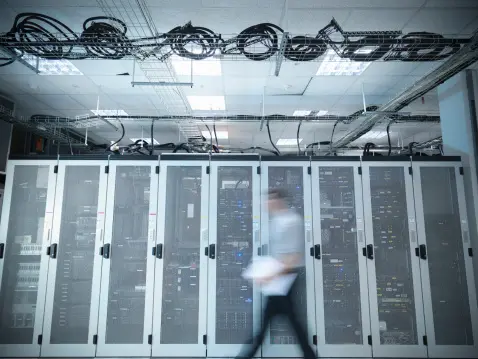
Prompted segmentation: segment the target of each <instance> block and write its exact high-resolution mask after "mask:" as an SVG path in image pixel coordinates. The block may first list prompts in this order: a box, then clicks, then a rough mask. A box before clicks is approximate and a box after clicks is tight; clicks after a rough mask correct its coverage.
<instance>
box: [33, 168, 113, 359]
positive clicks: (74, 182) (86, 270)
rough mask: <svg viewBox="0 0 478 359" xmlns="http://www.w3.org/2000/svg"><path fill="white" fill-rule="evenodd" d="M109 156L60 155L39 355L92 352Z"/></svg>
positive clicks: (75, 354) (87, 355) (95, 326)
mask: <svg viewBox="0 0 478 359" xmlns="http://www.w3.org/2000/svg"><path fill="white" fill-rule="evenodd" d="M107 165H108V161H107V160H86V161H83V160H76V159H72V160H60V161H59V164H58V180H57V186H56V195H55V203H56V206H55V210H54V213H53V228H52V232H51V233H52V235H51V243H50V244H49V247H48V249H47V251H48V254H45V256H46V255H48V256H49V258H50V264H49V268H48V281H47V285H46V288H47V300H46V304H45V319H44V321H43V344H42V350H41V355H42V356H46V357H54V356H55V357H67V356H72V355H74V356H75V357H92V356H94V355H95V352H96V346H95V344H94V341H95V339H94V336H95V335H96V331H97V324H98V304H99V295H100V278H101V257H100V256H98V255H96V254H97V253H98V251H99V248H100V246H101V240H102V235H103V227H104V215H105V205H106V187H107V186H106V185H107V174H106V173H105V168H106V166H107Z"/></svg>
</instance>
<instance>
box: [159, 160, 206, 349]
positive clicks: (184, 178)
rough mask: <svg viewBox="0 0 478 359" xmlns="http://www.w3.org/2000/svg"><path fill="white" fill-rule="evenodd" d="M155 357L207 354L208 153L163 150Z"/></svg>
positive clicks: (160, 175)
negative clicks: (173, 152) (164, 153)
mask: <svg viewBox="0 0 478 359" xmlns="http://www.w3.org/2000/svg"><path fill="white" fill-rule="evenodd" d="M158 169H159V173H160V174H159V183H160V188H159V206H158V227H157V228H158V229H157V233H158V235H157V240H156V245H155V247H154V248H153V251H152V255H153V256H154V257H155V258H156V266H155V287H154V299H155V300H154V316H153V349H152V355H153V357H160V356H161V357H164V356H166V357H178V356H179V357H205V356H206V344H207V327H206V324H207V300H208V292H207V269H208V268H207V265H208V258H207V257H206V256H205V255H204V248H208V246H209V243H208V225H209V219H208V211H209V156H208V155H172V154H171V155H162V156H161V161H160V166H159V168H158Z"/></svg>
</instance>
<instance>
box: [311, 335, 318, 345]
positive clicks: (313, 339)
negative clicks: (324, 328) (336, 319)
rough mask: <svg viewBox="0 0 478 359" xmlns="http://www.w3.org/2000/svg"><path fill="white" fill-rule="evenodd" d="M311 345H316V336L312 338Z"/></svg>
mask: <svg viewBox="0 0 478 359" xmlns="http://www.w3.org/2000/svg"><path fill="white" fill-rule="evenodd" d="M312 344H314V345H317V335H313V336H312Z"/></svg>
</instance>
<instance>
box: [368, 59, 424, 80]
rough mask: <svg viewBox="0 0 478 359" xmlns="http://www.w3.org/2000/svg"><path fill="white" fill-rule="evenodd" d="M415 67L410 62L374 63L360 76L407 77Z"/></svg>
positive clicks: (414, 64) (415, 65)
mask: <svg viewBox="0 0 478 359" xmlns="http://www.w3.org/2000/svg"><path fill="white" fill-rule="evenodd" d="M416 67H417V64H416V63H411V62H400V61H396V62H386V61H375V62H373V63H372V64H370V66H369V67H367V69H366V70H365V71H364V72H363V74H362V75H361V76H377V77H380V78H383V77H384V75H385V77H386V76H388V75H392V76H396V75H408V74H410V72H411V71H413V70H414V69H415V68H416Z"/></svg>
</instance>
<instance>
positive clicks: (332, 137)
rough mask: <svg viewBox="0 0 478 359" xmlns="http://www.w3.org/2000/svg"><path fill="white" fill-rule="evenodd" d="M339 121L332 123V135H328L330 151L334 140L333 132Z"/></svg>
mask: <svg viewBox="0 0 478 359" xmlns="http://www.w3.org/2000/svg"><path fill="white" fill-rule="evenodd" d="M339 122H340V120H337V121H335V123H334V127H333V128H332V134H331V135H330V145H329V146H330V150H331V151H332V146H333V144H334V142H333V140H334V132H335V127H337V125H338V124H339Z"/></svg>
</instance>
